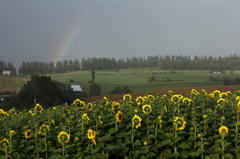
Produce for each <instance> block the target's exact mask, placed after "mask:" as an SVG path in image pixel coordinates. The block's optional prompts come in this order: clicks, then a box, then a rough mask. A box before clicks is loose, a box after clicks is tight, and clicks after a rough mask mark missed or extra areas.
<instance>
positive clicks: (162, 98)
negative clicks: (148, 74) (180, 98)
mask: <svg viewBox="0 0 240 159" xmlns="http://www.w3.org/2000/svg"><path fill="white" fill-rule="evenodd" d="M160 100H161V101H162V102H166V101H167V96H166V94H164V95H162V96H161V98H160Z"/></svg>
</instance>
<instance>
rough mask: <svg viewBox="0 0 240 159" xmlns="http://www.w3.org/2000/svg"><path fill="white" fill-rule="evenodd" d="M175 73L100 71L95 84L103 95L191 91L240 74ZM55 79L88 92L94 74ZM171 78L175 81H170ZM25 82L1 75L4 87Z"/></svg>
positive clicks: (197, 71) (226, 72)
mask: <svg viewBox="0 0 240 159" xmlns="http://www.w3.org/2000/svg"><path fill="white" fill-rule="evenodd" d="M174 72H175V73H174V74H171V71H170V70H159V69H157V68H153V69H150V68H147V69H139V68H136V69H122V70H120V71H118V72H116V71H107V70H101V71H98V70H96V72H95V82H96V83H97V84H99V85H100V86H101V88H102V95H107V94H109V93H110V91H111V90H112V89H114V88H115V87H117V86H124V85H126V86H129V87H130V89H131V90H133V91H134V92H141V91H150V90H164V89H174V88H187V87H198V86H199V87H200V86H201V87H203V86H219V85H222V84H221V83H215V82H209V80H208V78H209V76H210V75H213V76H215V77H216V76H219V77H223V76H227V77H230V78H234V77H236V76H239V75H240V71H234V74H230V71H225V73H223V74H212V73H210V71H209V70H174ZM50 76H51V77H52V79H54V80H58V81H60V82H62V83H65V84H77V85H81V87H82V89H83V90H84V91H86V92H88V91H89V86H90V83H88V81H90V80H91V71H90V70H88V71H85V70H80V71H76V72H70V73H65V74H53V75H50ZM152 76H154V77H155V78H156V80H155V81H154V82H150V81H149V79H150V78H151V77H152ZM70 79H73V80H74V82H72V83H70V82H69V80H70ZM167 79H170V80H171V81H169V82H167ZM23 84H24V81H23V79H22V78H21V77H19V76H0V88H1V87H2V88H3V87H10V86H13V87H18V88H20V86H22V85H23Z"/></svg>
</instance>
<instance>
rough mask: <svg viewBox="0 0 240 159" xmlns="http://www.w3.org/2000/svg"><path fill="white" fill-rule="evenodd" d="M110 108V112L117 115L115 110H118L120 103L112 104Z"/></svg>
mask: <svg viewBox="0 0 240 159" xmlns="http://www.w3.org/2000/svg"><path fill="white" fill-rule="evenodd" d="M111 107H112V111H113V112H114V113H117V111H116V108H117V109H120V103H118V102H112V105H111Z"/></svg>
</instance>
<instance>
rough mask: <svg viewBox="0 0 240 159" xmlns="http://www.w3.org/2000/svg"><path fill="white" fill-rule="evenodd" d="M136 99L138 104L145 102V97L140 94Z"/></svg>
mask: <svg viewBox="0 0 240 159" xmlns="http://www.w3.org/2000/svg"><path fill="white" fill-rule="evenodd" d="M135 101H136V102H137V105H141V104H142V103H143V102H144V99H143V97H142V96H138V97H137V98H136V99H135Z"/></svg>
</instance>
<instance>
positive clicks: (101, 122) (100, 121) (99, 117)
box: [98, 116, 103, 125]
mask: <svg viewBox="0 0 240 159" xmlns="http://www.w3.org/2000/svg"><path fill="white" fill-rule="evenodd" d="M98 119H99V123H100V125H102V124H103V121H102V120H101V119H102V116H98Z"/></svg>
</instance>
